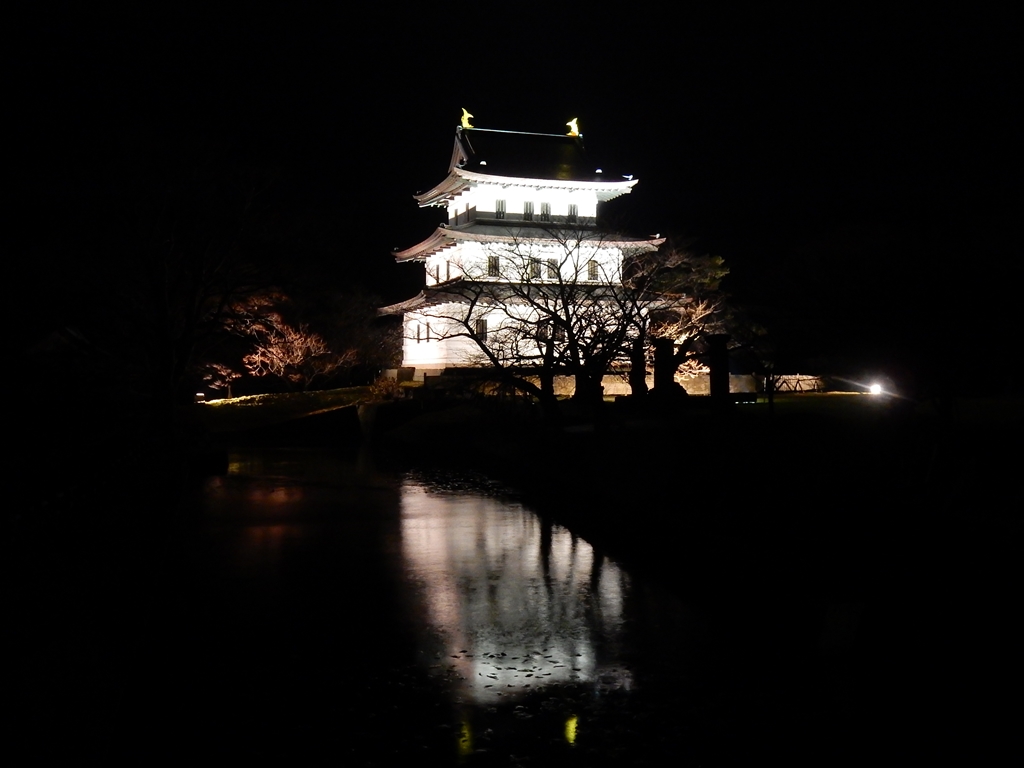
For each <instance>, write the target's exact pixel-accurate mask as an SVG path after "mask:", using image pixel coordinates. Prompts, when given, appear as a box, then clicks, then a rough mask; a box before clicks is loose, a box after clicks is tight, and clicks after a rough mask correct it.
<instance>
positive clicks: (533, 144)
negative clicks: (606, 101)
mask: <svg viewBox="0 0 1024 768" xmlns="http://www.w3.org/2000/svg"><path fill="white" fill-rule="evenodd" d="M488 182H490V183H499V184H505V183H509V184H529V185H530V186H534V185H535V183H536V182H542V183H543V186H551V187H569V188H589V189H592V190H594V191H595V192H597V195H598V199H599V200H602V201H605V200H611V199H613V198H616V197H618V196H619V195H622V194H625V193H627V192H629V191H630V188H632V186H633V185H634V184H636V180H635V179H633V177H632V176H621V175H620V176H617V175H615V174H609V173H605V172H604V171H603V169H601V168H599V167H598V166H596V165H595V164H594V163H593V162H592V161H591V160H589V158H588V157H587V155H586V152H585V151H584V149H583V138H582V137H581V136H579V135H569V134H558V133H525V132H522V131H499V130H494V129H491V128H461V127H460V128H457V129H456V133H455V146H454V147H453V148H452V159H451V163H450V164H449V168H448V175H447V176H446V177H445V179H444V180H443V181H442V182H441V183H440V184H438V185H436V186H435V187H433V188H432V189H430V190H428V191H426V192H423V193H420V194H418V195H414V197H415V198H416V200H417V201H418V202H419V204H420V205H421V206H428V205H442V204H444V202H445V201H446V200H450V199H451V198H452V197H454V196H455V195H457V194H459V193H460V192H463V191H465V190H466V189H469V187H470V186H472V185H473V184H474V183H477V184H479V183H488Z"/></svg>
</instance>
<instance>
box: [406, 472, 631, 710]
mask: <svg viewBox="0 0 1024 768" xmlns="http://www.w3.org/2000/svg"><path fill="white" fill-rule="evenodd" d="M401 529H402V554H403V560H404V563H405V572H406V578H407V579H408V580H409V581H410V582H411V583H412V584H413V586H414V591H415V593H416V594H417V595H418V596H419V599H420V600H421V601H422V605H421V606H418V608H419V611H418V613H419V615H421V616H422V618H423V621H424V623H425V625H426V626H424V628H423V632H422V640H421V647H424V649H425V651H426V654H427V657H428V660H429V661H430V662H431V664H432V665H433V666H434V668H435V669H436V670H437V671H438V672H439V673H448V674H450V673H454V674H455V675H456V676H457V677H458V678H461V680H460V687H461V689H462V692H463V694H464V695H466V696H467V697H470V698H472V699H473V700H475V701H478V702H487V703H493V702H495V701H497V700H499V699H498V696H499V694H500V696H503V697H514V696H516V695H519V694H522V693H525V692H528V691H531V690H534V689H536V688H539V687H543V686H546V685H552V684H556V683H593V684H595V685H614V686H628V685H629V684H630V677H629V673H628V672H627V671H626V670H625V669H624V668H622V667H621V665H619V664H618V662H617V655H618V642H619V635H620V633H621V631H622V624H623V602H624V598H625V593H626V590H627V589H628V587H629V584H628V578H627V576H626V574H625V573H624V572H623V571H621V570H620V569H619V568H618V567H617V566H616V565H615V564H614V563H612V562H610V561H608V560H607V559H605V558H603V557H598V558H595V554H594V550H593V548H592V547H591V546H590V545H589V544H588V543H587V542H585V541H583V540H582V539H580V538H578V537H574V536H573V535H572V534H570V533H569V531H567V530H566V529H564V528H561V527H560V526H552V525H550V524H546V523H544V522H543V521H541V520H540V519H539V518H538V517H537V516H536V515H535V514H533V513H532V512H530V511H528V510H526V509H523V508H522V507H521V506H519V505H516V504H508V503H505V502H501V501H498V500H496V499H491V498H487V497H483V496H465V495H461V496H456V495H446V494H437V493H431V492H428V491H427V490H426V489H424V488H423V487H421V486H418V485H416V484H415V483H411V482H410V483H407V484H406V485H405V487H404V488H403V493H402V526H401Z"/></svg>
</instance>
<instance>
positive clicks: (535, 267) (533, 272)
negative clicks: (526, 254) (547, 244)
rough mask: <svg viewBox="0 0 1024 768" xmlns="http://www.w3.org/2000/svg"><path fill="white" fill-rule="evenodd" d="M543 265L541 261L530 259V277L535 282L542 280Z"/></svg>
mask: <svg viewBox="0 0 1024 768" xmlns="http://www.w3.org/2000/svg"><path fill="white" fill-rule="evenodd" d="M543 263H544V262H542V261H541V260H540V259H530V277H531V278H533V279H534V280H539V279H540V268H541V265H542V264H543Z"/></svg>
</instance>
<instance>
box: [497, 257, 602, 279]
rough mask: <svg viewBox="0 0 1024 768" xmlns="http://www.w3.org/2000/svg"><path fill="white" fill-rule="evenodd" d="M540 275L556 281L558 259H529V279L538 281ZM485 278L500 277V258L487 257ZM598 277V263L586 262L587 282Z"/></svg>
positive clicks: (599, 273) (599, 274)
mask: <svg viewBox="0 0 1024 768" xmlns="http://www.w3.org/2000/svg"><path fill="white" fill-rule="evenodd" d="M545 267H546V268H547V269H546V274H544V273H545ZM542 275H543V276H544V277H547V279H548V280H557V279H558V277H559V274H558V259H530V277H531V278H532V279H534V280H540V279H541V276H542ZM487 276H488V277H501V257H500V256H496V255H493V254H492V255H490V256H488V257H487ZM600 276H601V272H600V268H599V265H598V263H597V262H596V261H594V260H593V259H591V260H590V261H589V262H587V280H598V279H600Z"/></svg>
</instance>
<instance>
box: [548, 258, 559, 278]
mask: <svg viewBox="0 0 1024 768" xmlns="http://www.w3.org/2000/svg"><path fill="white" fill-rule="evenodd" d="M547 263H548V279H549V280H557V279H558V259H548V260H547Z"/></svg>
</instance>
